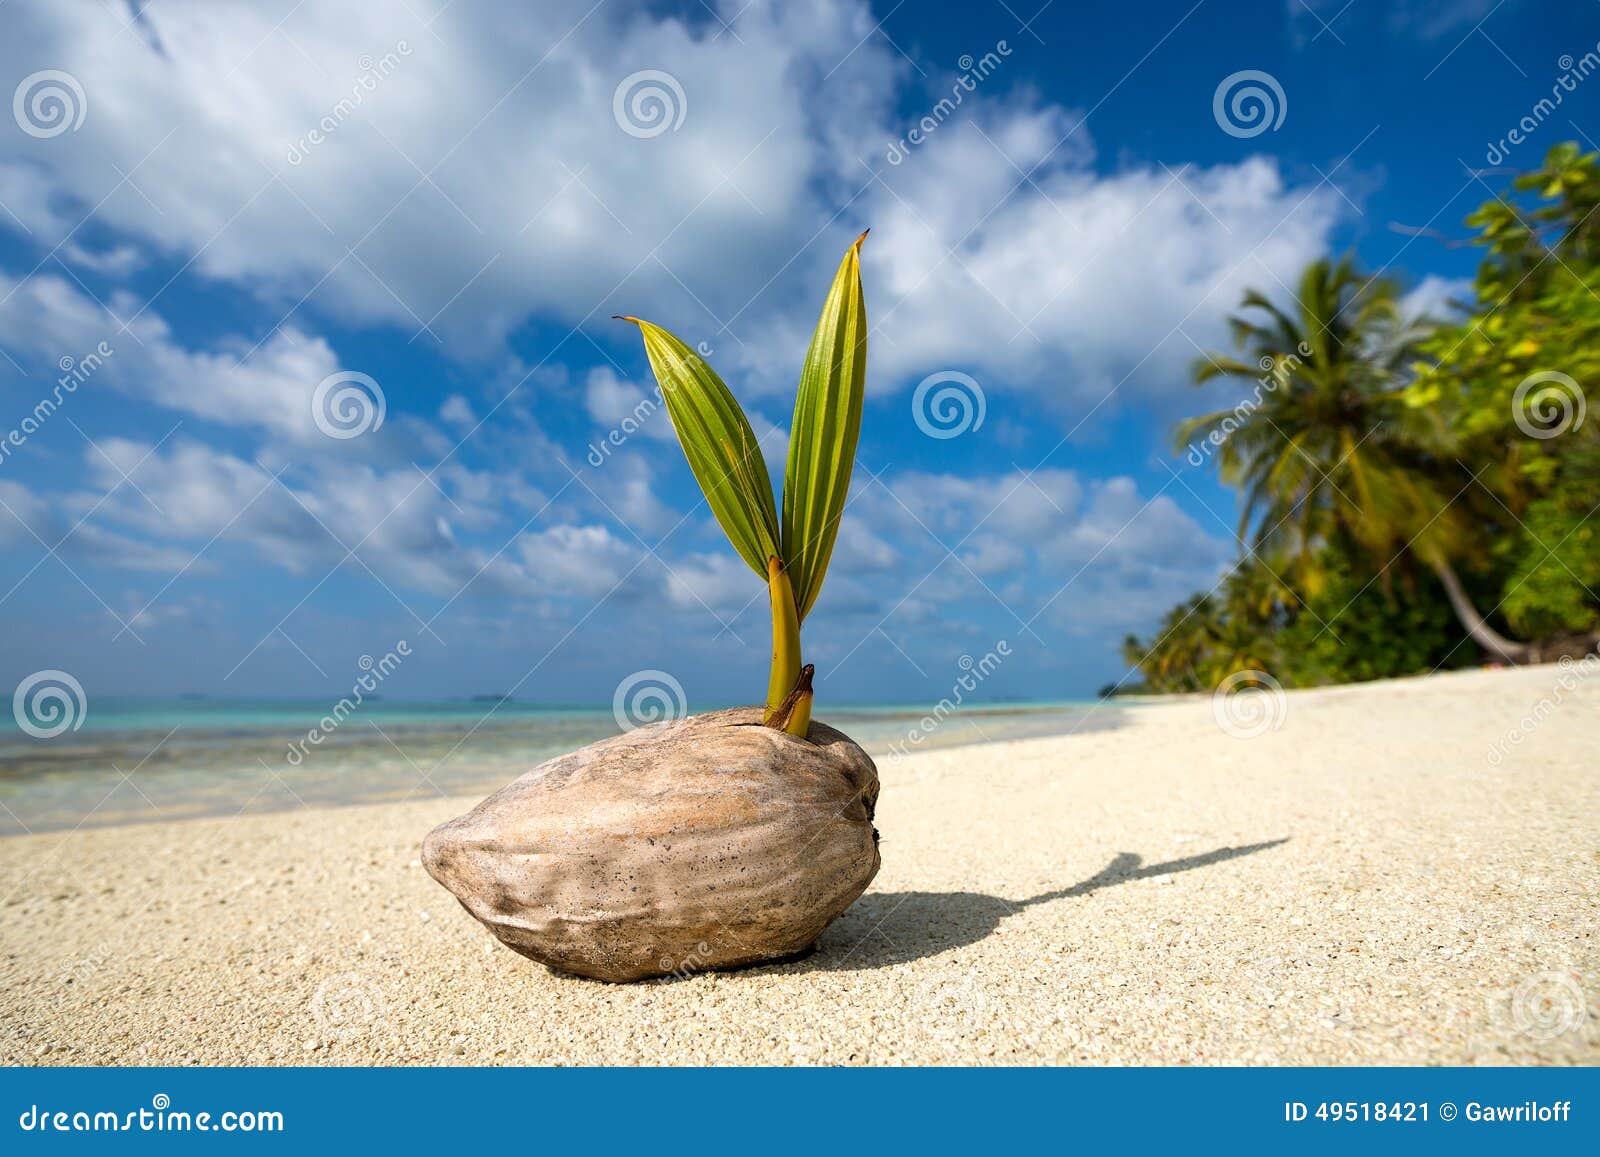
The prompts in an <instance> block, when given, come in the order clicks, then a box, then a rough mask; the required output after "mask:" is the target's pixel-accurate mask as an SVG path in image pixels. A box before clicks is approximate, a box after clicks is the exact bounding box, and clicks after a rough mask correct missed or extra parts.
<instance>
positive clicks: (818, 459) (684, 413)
mask: <svg viewBox="0 0 1600 1157" xmlns="http://www.w3.org/2000/svg"><path fill="white" fill-rule="evenodd" d="M865 238H866V234H865V233H863V234H862V235H861V237H859V238H857V239H856V242H855V244H854V245H852V246H851V247H850V249H849V250H848V251H847V252H846V253H845V256H844V260H843V261H842V262H841V263H840V265H839V272H838V273H837V275H836V276H835V277H834V282H833V287H832V288H831V289H830V290H829V292H828V299H827V302H826V303H825V304H824V305H823V307H822V317H821V319H820V320H819V321H818V323H817V330H816V333H815V335H814V336H813V337H812V339H811V348H810V349H809V350H808V351H807V353H806V360H805V365H804V367H803V368H802V369H801V372H800V388H799V394H798V397H797V398H796V400H795V409H794V422H793V424H792V426H791V427H790V431H789V459H788V464H787V467H786V469H785V471H784V482H783V510H782V516H781V517H780V516H779V513H778V509H777V507H776V506H775V505H774V503H773V497H772V482H771V480H770V478H769V477H768V475H767V467H766V464H765V462H764V461H763V460H762V457H761V453H760V450H759V447H758V446H757V443H756V438H755V434H754V432H753V431H752V430H751V428H750V422H749V420H748V419H747V418H746V417H745V415H744V411H743V410H741V409H740V408H739V403H738V402H736V401H735V400H734V397H733V395H732V393H730V392H729V390H728V387H727V386H725V385H724V384H723V382H722V379H721V378H719V377H718V376H717V374H716V371H715V370H713V369H712V368H711V367H710V365H708V364H707V363H706V361H705V359H704V358H702V357H700V356H699V355H698V354H697V353H695V352H694V351H693V350H692V349H690V348H689V347H688V346H686V345H685V344H684V343H683V342H681V341H679V340H678V339H677V338H676V337H674V336H673V335H672V334H670V333H668V332H667V331H666V330H664V329H661V328H660V327H659V326H655V325H651V324H650V323H649V322H646V321H640V320H639V319H638V318H633V317H629V318H623V319H622V320H624V321H629V322H633V323H634V324H635V325H637V326H638V327H639V330H640V332H641V334H642V335H643V337H644V346H645V352H646V354H647V355H648V356H649V359H650V365H651V368H652V369H653V370H654V371H655V375H656V380H657V381H658V382H659V383H660V385H661V392H662V396H663V397H664V398H665V399H666V403H667V412H668V414H669V415H670V416H671V419H672V425H673V429H674V430H676V431H677V434H678V440H679V442H680V443H681V444H682V446H683V450H684V454H685V456H686V457H687V458H688V459H689V467H690V469H691V470H692V471H693V472H694V476H695V480H696V481H697V482H699V484H700V488H701V490H702V491H704V492H705V496H706V501H707V502H708V503H709V504H710V506H711V510H712V512H713V514H715V515H716V518H717V521H718V522H719V523H720V524H721V526H722V529H723V530H724V531H726V532H727V535H728V538H729V540H730V541H731V542H732V543H733V547H734V549H735V550H737V551H738V552H739V556H740V557H741V558H743V559H744V560H745V562H747V563H749V564H750V567H751V569H752V570H754V571H755V572H756V574H758V575H759V576H761V578H762V579H763V580H764V581H765V582H766V584H767V589H768V594H769V596H770V599H771V605H772V674H771V678H770V679H769V681H768V684H767V696H766V702H765V703H764V704H763V705H762V706H761V707H751V708H736V709H733V710H730V711H717V712H711V713H709V714H706V715H699V716H694V717H691V718H689V719H685V720H681V721H668V722H665V723H659V724H654V725H652V726H649V727H641V728H638V729H636V730H634V731H631V732H629V733H627V734H625V735H621V736H618V737H617V738H615V739H609V740H606V741H604V742H602V743H595V744H591V745H590V746H588V747H585V748H583V749H581V750H579V751H575V752H573V753H572V754H570V755H564V756H561V757H560V758H558V759H552V760H549V761H548V762H546V763H543V764H540V765H539V766H538V767H536V768H534V769H533V770H532V771H530V772H528V773H527V774H526V775H524V776H522V777H521V778H520V779H518V780H516V781H515V782H513V783H511V784H509V785H507V786H506V787H504V788H502V789H501V790H500V791H498V792H496V793H495V794H494V795H491V796H490V797H489V798H488V799H486V800H484V801H483V802H482V803H480V804H479V805H478V806H477V807H475V808H473V809H472V810H471V811H470V812H468V813H467V814H466V815H464V816H462V817H460V818H459V819H455V820H451V821H450V822H449V823H446V824H442V825H440V826H439V827H438V828H435V829H434V830H433V831H432V832H431V833H429V835H428V838H427V839H426V840H425V841H424V842H423V846H422V857H423V862H424V863H425V864H426V865H427V868H428V871H429V872H430V873H431V874H432V875H433V877H434V879H436V880H438V881H439V882H440V883H441V884H443V885H444V886H445V887H446V888H449V889H450V891H451V892H453V893H454V894H455V896H456V898H457V899H459V900H460V901H461V903H462V905H463V906H464V907H465V908H466V909H467V911H469V912H470V913H472V915H473V916H475V917H476V918H477V919H479V920H481V921H482V922H483V923H484V924H486V925H487V926H488V928H489V930H490V931H491V932H493V933H494V934H495V935H496V936H497V937H499V939H500V940H501V941H502V942H504V943H505V944H507V945H509V946H510V947H512V948H514V949H516V950H517V951H518V952H521V953H523V954H525V955H527V956H531V957H532V958H533V959H535V960H538V961H541V962H543V963H545V964H548V965H550V966H552V967H554V968H559V969H562V970H564V971H567V972H574V973H578V974H579V975H582V976H591V977H596V978H598V979H601V980H615V981H624V980H640V979H643V978H646V977H651V976H664V975H671V974H686V973H690V972H695V971H700V970H704V969H711V968H730V967H734V966H737V965H744V964H755V963H759V962H761V961H766V960H777V959H781V958H783V957H786V956H792V955H794V954H796V953H798V952H801V951H803V950H805V949H806V948H808V947H809V946H810V945H811V944H812V943H813V942H814V941H815V940H816V938H817V936H818V935H819V934H820V933H821V932H822V930H823V928H825V927H826V926H827V925H828V923H829V922H830V921H832V920H833V919H834V918H835V917H837V916H838V915H839V914H840V913H841V912H843V911H844V910H845V909H846V908H847V907H849V906H850V904H851V903H852V902H853V901H854V900H855V899H856V897H857V896H859V895H861V893H862V892H863V891H865V890H866V887H867V885H868V884H869V883H870V882H871V881H872V877H873V876H874V875H876V874H877V871H878V862H879V861H878V833H877V831H876V829H875V828H874V827H873V826H872V818H873V810H874V807H875V805H876V804H877V798H878V774H877V769H876V768H875V767H874V766H873V763H872V760H871V759H870V758H868V756H867V754H866V752H864V751H862V750H861V748H860V747H858V746H857V745H856V744H855V743H854V742H852V741H851V740H850V739H849V737H847V736H845V735H843V734H841V733H840V732H838V731H835V730H834V729H833V728H831V727H828V726H826V725H825V724H822V723H817V722H813V721H812V719H811V707H812V694H813V693H812V679H813V674H814V669H813V667H812V666H811V665H809V664H807V665H804V666H802V664H801V654H800V624H801V623H802V622H804V620H805V617H806V615H807V614H808V613H809V612H810V610H811V608H812V606H813V604H815V603H816V601H817V595H818V594H819V593H820V591H821V590H822V580H823V576H824V575H825V574H826V572H827V569H828V560H829V557H830V556H831V555H832V553H833V544H834V539H835V537H836V536H837V534H838V530H839V517H840V515H841V514H842V513H843V510H844V503H845V496H846V493H847V492H848V490H849V488H850V473H851V468H852V466H853V465H854V462H855V451H856V438H857V435H858V434H859V433H860V429H861V400H862V395H863V393H864V391H865V379H866V360H867V324H866V307H865V303H864V301H863V298H862V292H861V265H860V253H861V242H862V241H863V240H864V239H865Z"/></svg>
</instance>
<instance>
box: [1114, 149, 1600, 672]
mask: <svg viewBox="0 0 1600 1157" xmlns="http://www.w3.org/2000/svg"><path fill="white" fill-rule="evenodd" d="M1597 208H1600V164H1597V154H1595V153H1588V154H1585V153H1582V152H1581V151H1580V150H1579V148H1578V146H1577V145H1576V144H1575V143H1564V144H1561V145H1558V146H1557V147H1555V148H1554V149H1552V150H1551V151H1550V153H1549V154H1548V156H1547V157H1546V158H1545V162H1544V164H1543V165H1542V166H1541V167H1540V168H1539V169H1537V170H1535V171H1533V172H1529V173H1525V174H1522V175H1520V176H1517V177H1516V178H1515V179H1514V180H1513V181H1512V183H1511V187H1510V188H1509V189H1507V190H1506V191H1505V192H1504V193H1503V194H1495V195H1494V196H1493V198H1492V199H1491V200H1489V201H1487V202H1485V203H1484V204H1483V205H1482V207H1481V208H1479V209H1478V210H1477V212H1475V213H1473V214H1472V215H1471V216H1470V217H1468V218H1467V221H1466V224H1467V226H1468V227H1469V228H1471V229H1472V230H1473V235H1472V236H1471V237H1470V239H1469V240H1468V241H1467V242H1466V243H1469V244H1472V245H1476V246H1479V247H1481V248H1482V250H1483V258H1482V261H1481V263H1480V265H1479V267H1478V271H1477V275H1476V278H1475V280H1474V283H1473V292H1472V295H1471V300H1468V301H1463V302H1458V303H1453V304H1454V305H1455V313H1456V314H1457V316H1455V317H1453V318H1451V319H1447V320H1440V319H1437V318H1430V317H1417V316H1412V315H1410V314H1408V311H1407V310H1406V309H1405V308H1404V301H1403V295H1402V293H1401V287H1400V286H1399V285H1398V284H1397V283H1396V282H1395V281H1394V280H1393V279H1391V278H1388V277H1384V276H1375V275H1368V274H1366V273H1364V272H1363V271H1361V270H1359V269H1358V268H1357V266H1356V265H1355V263H1354V262H1353V260H1351V259H1349V258H1345V259H1343V260H1337V261H1336V260H1331V259H1324V260H1319V261H1317V262H1315V263H1313V264H1312V265H1311V266H1310V267H1308V268H1307V269H1306V270H1305V271H1304V273H1303V274H1302V275H1301V277H1300V279H1299V284H1298V285H1297V286H1296V287H1295V290H1294V292H1293V293H1292V295H1290V297H1291V300H1290V301H1289V302H1288V303H1282V302H1279V301H1275V300H1274V299H1273V298H1272V296H1270V295H1268V294H1263V293H1259V292H1255V291H1252V292H1249V293H1246V294H1245V295H1244V298H1243V300H1242V302H1241V304H1240V310H1239V313H1238V315H1237V316H1235V317H1233V318H1232V319H1230V324H1231V328H1232V336H1233V338H1234V340H1235V344H1236V346H1237V351H1236V353H1233V354H1227V353H1221V352H1216V353H1210V354H1207V355H1206V356H1204V357H1203V358H1201V359H1200V360H1199V361H1198V362H1197V363H1196V365H1195V367H1194V371H1193V376H1194V380H1195V383H1196V384H1197V385H1201V386H1205V385H1207V384H1208V383H1213V382H1235V383H1238V382H1248V383H1252V386H1251V388H1249V389H1248V390H1242V389H1236V391H1235V395H1234V396H1235V397H1241V395H1242V400H1239V401H1237V402H1236V403H1235V404H1233V405H1230V406H1227V407H1225V408H1219V409H1216V410H1213V411H1211V412H1208V413H1205V414H1201V415H1199V416H1197V417H1195V418H1192V419H1189V420H1188V421H1185V422H1183V423H1181V424H1180V425H1179V426H1178V428H1177V429H1176V431H1175V442H1176V444H1177V446H1178V448H1179V452H1180V453H1186V455H1187V457H1188V459H1189V461H1190V462H1191V463H1193V464H1202V463H1215V465H1216V468H1217V470H1218V474H1219V476H1220V478H1221V480H1222V481H1223V482H1224V483H1226V484H1228V485H1230V486H1232V487H1234V488H1236V489H1237V491H1238V493H1239V507H1240V521H1239V527H1238V535H1239V543H1240V555H1239V558H1238V560H1237V562H1236V563H1235V564H1234V566H1233V568H1232V569H1231V570H1230V571H1229V572H1228V573H1227V574H1226V575H1225V576H1224V577H1223V578H1222V580H1221V582H1219V583H1218V584H1217V586H1216V587H1215V588H1213V589H1212V590H1210V591H1207V592H1204V593H1201V594H1196V595H1194V596H1193V597H1191V598H1189V599H1187V600H1185V601H1184V602H1183V603H1180V604H1179V605H1178V606H1176V607H1174V608H1173V609H1172V610H1171V611H1169V612H1168V613H1167V615H1166V617H1165V618H1164V619H1163V620H1162V622H1161V623H1160V624H1159V625H1158V626H1157V628H1156V630H1155V632H1154V633H1153V634H1152V635H1151V636H1150V637H1149V638H1140V637H1137V636H1131V635H1130V636H1129V637H1128V638H1127V639H1126V640H1125V642H1124V646H1123V651H1124V658H1125V659H1126V660H1127V662H1128V663H1129V665H1130V667H1131V668H1133V669H1134V671H1135V672H1136V674H1135V675H1131V676H1130V680H1131V679H1134V678H1137V679H1138V680H1139V682H1138V683H1136V684H1133V686H1138V687H1142V688H1143V689H1148V690H1157V691H1193V690H1211V689H1212V688H1214V687H1216V686H1217V684H1218V683H1220V682H1221V681H1222V680H1223V679H1225V678H1226V677H1227V676H1229V675H1230V674H1233V673H1234V672H1237V671H1244V670H1249V671H1261V672H1265V673H1267V674H1268V675H1270V676H1272V677H1273V678H1275V679H1277V680H1278V681H1279V682H1281V683H1283V684H1285V685H1308V684H1318V683H1337V682H1346V681H1351V680H1359V679H1372V678H1381V677H1385V676H1392V675H1401V674H1409V673H1413V672H1422V671H1432V670H1437V669H1439V668H1441V667H1450V666H1462V665H1466V664H1471V663H1477V662H1482V661H1491V662H1501V663H1526V662H1535V661H1539V660H1541V659H1551V658H1556V657H1559V656H1561V655H1563V654H1577V653H1580V652H1582V651H1584V650H1587V649H1588V648H1591V647H1593V646H1594V645H1595V644H1596V642H1597V628H1600V594H1597V593H1596V592H1597V591H1600V520H1597V519H1596V514H1597V513H1600V416H1591V415H1588V414H1587V408H1588V407H1587V402H1588V399H1587V398H1586V397H1585V393H1584V391H1585V389H1586V388H1591V390H1592V386H1593V384H1594V383H1600V215H1597V213H1596V209H1597ZM1597 404H1600V403H1597ZM1127 683H1128V681H1125V684H1124V687H1123V689H1131V687H1129V686H1127Z"/></svg>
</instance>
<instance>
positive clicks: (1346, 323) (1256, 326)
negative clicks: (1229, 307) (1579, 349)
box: [1177, 259, 1529, 662]
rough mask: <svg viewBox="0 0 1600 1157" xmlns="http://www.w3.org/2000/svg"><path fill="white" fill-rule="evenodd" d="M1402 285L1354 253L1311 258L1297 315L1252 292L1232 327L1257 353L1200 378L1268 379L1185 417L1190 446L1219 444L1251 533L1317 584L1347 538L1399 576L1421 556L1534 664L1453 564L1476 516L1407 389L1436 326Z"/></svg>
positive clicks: (1457, 602) (1210, 359) (1478, 621)
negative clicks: (1462, 501) (1366, 273)
mask: <svg viewBox="0 0 1600 1157" xmlns="http://www.w3.org/2000/svg"><path fill="white" fill-rule="evenodd" d="M1397 296H1398V295H1397V291H1396V287H1395V286H1394V285H1393V283H1391V282H1389V281H1386V280H1381V279H1377V278H1373V279H1368V280H1365V281H1364V280H1363V279H1362V278H1361V276H1360V275H1359V274H1358V273H1357V272H1356V271H1355V269H1354V267H1353V266H1352V265H1351V263H1350V261H1349V260H1348V259H1346V260H1343V261H1340V262H1338V263H1333V262H1329V261H1327V260H1322V261H1317V262H1315V263H1313V264H1312V265H1310V266H1308V267H1307V269H1306V270H1305V272H1304V274H1303V275H1302V276H1301V278H1300V285H1299V289H1298V292H1297V293H1296V294H1295V298H1296V302H1297V308H1296V309H1295V310H1294V311H1293V312H1292V313H1291V312H1289V311H1286V310H1284V309H1281V308H1279V307H1278V306H1277V305H1275V304H1274V303H1273V302H1272V301H1271V300H1269V299H1268V298H1267V297H1266V296H1264V295H1263V294H1261V293H1258V292H1256V291H1254V290H1251V291H1250V292H1248V293H1246V294H1245V295H1244V299H1243V302H1242V309H1243V310H1244V311H1245V312H1246V314H1247V316H1239V317H1234V318H1231V319H1230V326H1231V328H1232V331H1233V336H1234V340H1235V342H1236V343H1237V344H1238V346H1239V347H1240V349H1241V350H1242V351H1244V352H1246V353H1247V354H1248V357H1249V360H1242V359H1241V358H1237V357H1230V356H1228V355H1226V354H1210V355H1208V356H1206V357H1205V358H1204V359H1202V360H1201V361H1200V362H1199V363H1198V364H1197V365H1196V366H1195V370H1194V377H1195V382H1196V384H1197V385H1198V384H1201V383H1204V382H1208V381H1210V380H1212V379H1213V378H1219V377H1227V378H1243V379H1251V380H1254V381H1255V383H1256V385H1255V388H1254V389H1253V391H1252V392H1251V393H1250V394H1249V395H1248V396H1247V397H1246V398H1245V399H1244V400H1243V401H1241V402H1240V403H1239V404H1238V405H1237V406H1234V407H1232V408H1230V409H1226V410H1218V411H1215V412H1213V413H1210V414H1204V415H1201V416H1200V417H1198V418H1193V419H1190V420H1189V421H1187V422H1184V423H1182V424H1181V425H1180V426H1179V427H1178V431H1177V441H1178V444H1179V446H1180V448H1181V447H1184V446H1187V445H1190V444H1195V443H1201V444H1206V445H1209V446H1210V447H1212V451H1213V452H1214V454H1215V456H1216V458H1217V459H1218V462H1219V466H1220V470H1221V475H1222V479H1223V481H1225V482H1228V483H1230V484H1232V485H1235V486H1238V487H1240V488H1242V490H1243V492H1244V501H1243V503H1242V512H1241V517H1240V522H1239V536H1240V538H1241V539H1242V540H1245V541H1248V542H1250V543H1251V548H1252V551H1253V552H1254V553H1255V554H1257V555H1261V554H1270V555H1272V556H1273V557H1275V558H1280V559H1282V560H1283V562H1284V566H1285V567H1286V574H1287V576H1288V577H1291V578H1293V579H1294V580H1295V581H1296V585H1297V586H1298V587H1299V588H1300V589H1301V590H1303V591H1304V592H1306V594H1308V595H1312V596H1314V595H1315V594H1316V593H1317V592H1318V590H1319V589H1320V588H1321V587H1322V585H1323V583H1324V580H1325V579H1326V577H1327V570H1326V566H1325V560H1326V557H1327V553H1328V552H1329V550H1330V549H1333V548H1343V549H1346V550H1350V551H1353V552H1354V553H1357V554H1360V555H1363V556H1365V557H1366V558H1367V559H1368V560H1369V561H1370V562H1371V563H1372V564H1373V566H1374V569H1375V570H1376V571H1377V572H1378V574H1379V575H1380V576H1381V577H1382V578H1383V581H1385V582H1387V581H1388V575H1389V572H1390V568H1391V567H1392V566H1393V565H1394V564H1395V563H1396V562H1397V561H1401V560H1405V559H1411V558H1415V559H1417V560H1419V561H1420V562H1421V563H1423V564H1424V565H1425V566H1427V567H1428V568H1429V569H1431V570H1432V571H1433V572H1434V573H1435V574H1437V575H1438V577H1439V581H1440V583H1441V585H1442V586H1443V588H1444V591H1445V594H1446V597H1447V598H1448V599H1449V600H1450V605H1451V607H1452V609H1453V610H1454V611H1455V613H1456V617H1457V618H1459V619H1460V620H1461V624H1462V626H1463V627H1464V628H1465V629H1466V631H1467V633H1468V634H1469V635H1470V636H1471V637H1472V638H1473V639H1474V640H1475V641H1476V642H1477V643H1478V644H1479V645H1480V646H1482V647H1483V648H1484V649H1485V650H1486V651H1488V652H1490V653H1491V654H1494V655H1497V656H1498V657H1500V658H1501V659H1504V660H1506V661H1508V662H1520V661H1522V660H1523V659H1525V658H1526V657H1527V656H1528V653H1529V648H1528V647H1527V646H1525V645H1524V644H1521V643H1517V642H1513V641H1512V640H1510V639H1507V638H1505V637H1504V636H1502V635H1501V634H1500V633H1499V632H1497V631H1496V630H1495V629H1494V628H1493V627H1491V626H1490V625H1489V624H1488V623H1487V622H1486V621H1485V620H1484V617H1483V616H1482V615H1481V614H1479V613H1478V611H1477V609H1476V608H1475V607H1474V606H1473V604H1472V601H1471V599H1470V598H1469V597H1468V595H1467V593H1466V591H1465V589H1464V588H1463V586H1462V583H1461V581H1460V579H1459V578H1458V577H1457V575H1456V572H1455V569H1454V566H1453V564H1452V561H1451V560H1452V559H1453V558H1459V557H1461V556H1462V555H1463V554H1464V553H1465V551H1466V549H1467V547H1468V546H1469V545H1470V543H1471V538H1472V531H1473V525H1474V524H1473V523H1472V522H1471V520H1469V519H1466V518H1464V517H1463V516H1462V512H1461V511H1459V510H1457V509H1455V508H1454V505H1453V501H1454V499H1455V498H1456V497H1457V496H1458V494H1459V491H1458V490H1457V487H1456V486H1455V485H1453V484H1452V485H1449V486H1448V487H1442V486H1441V483H1442V481H1443V480H1445V479H1447V478H1451V477H1453V475H1454V473H1455V471H1456V469H1457V467H1456V465H1455V464H1454V463H1451V462H1445V461H1442V460H1440V459H1439V458H1437V457H1435V456H1433V455H1431V454H1430V453H1429V452H1428V451H1427V450H1426V448H1425V446H1426V439H1425V438H1424V437H1423V436H1422V434H1423V432H1422V430H1421V429H1420V424H1421V422H1422V421H1423V418H1422V416H1421V415H1420V414H1419V413H1418V412H1417V411H1416V410H1414V409H1412V408H1411V407H1408V406H1407V405H1406V404H1405V402H1404V400H1403V398H1402V388H1403V387H1404V385H1405V384H1406V380H1407V374H1408V369H1407V367H1408V364H1409V363H1410V362H1411V361H1412V359H1413V358H1414V357H1415V356H1416V354H1417V349H1418V346H1419V344H1420V342H1421V341H1422V340H1423V339H1424V338H1425V337H1426V333H1427V331H1426V330H1425V329H1424V328H1423V327H1422V326H1420V325H1418V324H1416V323H1414V322H1410V321H1408V320H1407V319H1406V318H1404V317H1403V316H1402V314H1401V312H1400V310H1399V308H1398V304H1397ZM1447 491H1448V492H1447Z"/></svg>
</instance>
